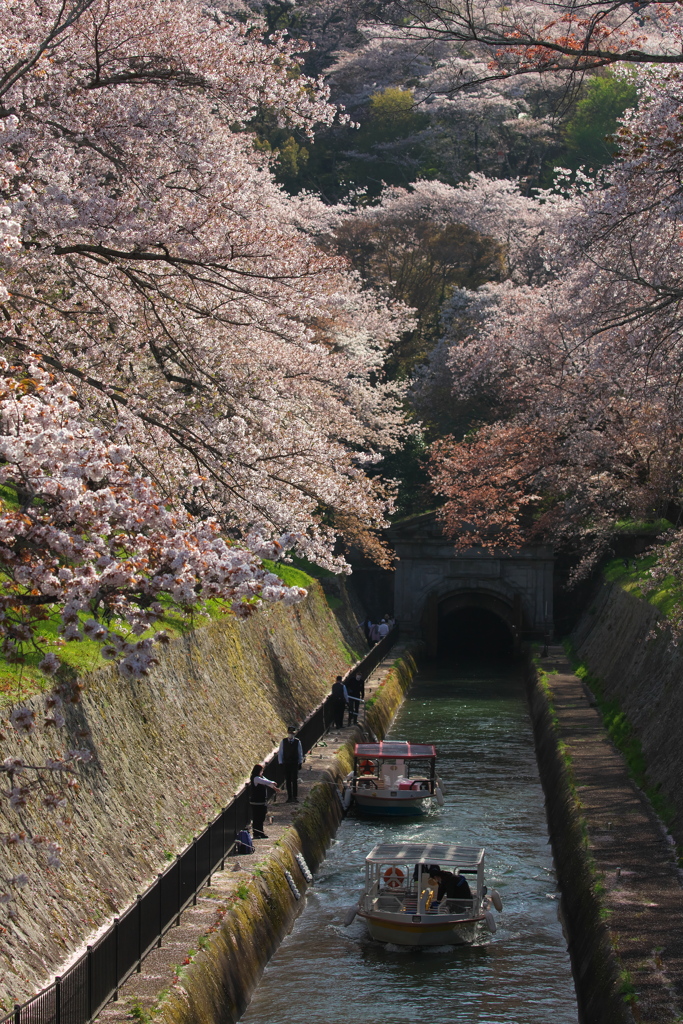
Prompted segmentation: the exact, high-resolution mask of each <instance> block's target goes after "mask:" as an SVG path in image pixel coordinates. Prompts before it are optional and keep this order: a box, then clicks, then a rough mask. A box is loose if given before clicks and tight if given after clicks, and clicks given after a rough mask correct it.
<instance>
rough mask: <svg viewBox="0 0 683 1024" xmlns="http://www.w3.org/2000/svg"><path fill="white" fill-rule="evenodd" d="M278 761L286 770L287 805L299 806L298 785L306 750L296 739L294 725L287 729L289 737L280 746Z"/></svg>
mask: <svg viewBox="0 0 683 1024" xmlns="http://www.w3.org/2000/svg"><path fill="white" fill-rule="evenodd" d="M277 759H278V761H279V762H280V764H281V765H282V766H283V768H284V770H285V784H286V786H287V803H288V804H298V803H299V801H298V800H297V784H298V781H299V772H300V771H301V765H302V764H303V761H304V750H303V747H302V746H301V743H300V742H299V740H298V739H297V737H296V729H295V728H294V726H293V725H290V726H289V728H288V729H287V735H286V736H285V738H284V739H283V741H282V743H281V744H280V749H279V751H278V755H277Z"/></svg>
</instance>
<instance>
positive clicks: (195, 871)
mask: <svg viewBox="0 0 683 1024" xmlns="http://www.w3.org/2000/svg"><path fill="white" fill-rule="evenodd" d="M192 852H193V854H194V856H193V858H192V859H193V860H194V896H193V897H192V906H193V907H196V906H197V837H196V836H195V837H194V839H193V840H192Z"/></svg>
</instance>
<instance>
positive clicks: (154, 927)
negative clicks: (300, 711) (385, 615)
mask: <svg viewBox="0 0 683 1024" xmlns="http://www.w3.org/2000/svg"><path fill="white" fill-rule="evenodd" d="M397 635H398V630H397V628H396V627H394V629H392V631H391V632H390V633H389V635H388V636H385V637H383V638H382V640H380V641H379V643H377V644H375V646H374V647H373V648H372V649H371V650H370V651H369V652H368V654H366V655H365V657H364V658H361V660H360V661H359V662H357V663H356V664H355V665H354V666H353V667H352V668H351V669H349V671H348V672H347V673H346V675H345V676H344V679H348V677H349V676H350V675H351V673H352V672H354V673H355V672H362V673H363V675H365V676H366V677H367V675H369V674H370V672H372V670H373V669H374V668H375V667H376V666H377V665H378V664H379V662H380V661H381V660H382V658H383V657H384V655H385V653H386V652H387V651H388V650H389V649H390V648H391V647H392V646H393V644H394V643H395V641H396V638H397ZM330 700H331V698H330V697H326V698H325V700H324V701H322V702H321V703H320V704H319V705H318V707H317V708H316V709H315V710H314V711H312V712H311V714H310V715H309V716H308V717H307V718H306V719H305V721H304V722H303V724H302V725H301V727H300V729H299V730H298V732H297V736H298V738H299V740H300V741H301V745H302V747H303V749H304V753H305V754H307V753H308V752H309V750H310V749H311V748H312V747H313V746H314V744H315V743H317V742H318V740H319V739H320V738H321V737H322V736H324V735H325V733H326V732H327V729H328V728H329V724H330V721H331V717H332V716H331V714H330V713H329V711H330ZM266 770H267V771H269V772H270V774H271V775H272V774H275V776H276V778H277V781H278V782H280V781H282V778H283V777H284V772H283V769H282V766H281V765H280V764H278V760H277V754H274V755H272V756H271V757H270V758H269V759H268V761H267V762H266ZM250 817H251V813H250V807H249V790H248V786H247V785H244V786H242V787H241V789H239V790H238V792H237V793H236V794H235V796H234V797H233V799H232V800H231V801H230V803H229V804H227V806H226V807H224V808H223V810H222V811H221V813H220V814H219V815H218V817H217V818H215V820H214V821H212V822H211V823H210V824H209V825H208V826H207V827H206V828H205V829H204V831H203V832H202V833H201V834H200V835H198V836H195V838H194V839H193V840H192V843H191V844H190V845H189V846H188V847H186V848H185V849H184V850H183V851H182V853H179V854H178V856H177V857H176V859H175V861H174V862H173V864H171V865H170V866H169V867H168V868H167V869H166V870H165V871H164V872H162V873H161V874H159V875H157V879H156V881H155V882H153V883H152V885H151V886H150V887H149V888H148V889H147V890H146V892H144V893H143V894H142V895H140V896H137V897H136V899H135V902H134V903H133V904H131V906H129V907H128V909H127V910H126V911H125V912H124V913H123V914H122V915H121V916H119V917H115V918H114V923H113V924H112V926H111V927H110V928H109V929H108V930H107V931H106V932H105V933H104V935H102V936H100V938H99V939H98V940H97V942H95V943H94V944H93V945H92V946H88V947H87V950H86V952H85V953H84V954H83V955H82V956H81V957H80V958H79V959H78V960H77V961H76V962H75V963H74V964H72V965H71V967H69V969H68V970H67V971H66V972H65V973H64V974H63V975H60V976H58V977H56V978H55V980H54V982H53V983H52V985H48V987H47V988H44V989H43V990H42V991H41V992H39V993H38V994H37V995H35V996H33V997H32V998H31V999H29V1000H28V1001H27V1002H25V1003H23V1004H19V1003H17V1004H15V1007H14V1009H13V1010H12V1012H11V1013H9V1014H7V1016H6V1017H3V1018H2V1019H1V1020H0V1024H9V1022H11V1024H88V1021H91V1020H92V1019H93V1018H94V1017H96V1016H97V1015H98V1013H100V1012H101V1011H102V1010H103V1009H104V1007H105V1006H106V1005H107V1003H108V1002H109V1000H110V999H112V998H117V997H118V990H119V988H120V987H121V986H122V985H123V984H124V982H125V981H126V980H127V979H128V978H129V977H130V975H131V974H132V973H133V972H134V971H139V970H140V968H141V965H142V961H143V960H144V958H145V957H146V956H147V954H148V953H149V952H151V950H152V949H154V947H155V946H160V945H161V940H162V938H163V936H164V935H165V934H166V932H167V931H169V929H170V928H172V927H173V926H174V925H175V924H179V923H180V915H181V913H182V912H183V910H185V908H186V907H187V906H189V904H190V903H192V902H194V903H196V902H197V893H198V892H199V891H200V890H201V889H202V888H203V887H204V886H205V885H206V884H207V882H210V881H211V876H212V875H213V874H214V872H215V871H217V870H218V867H219V865H220V866H221V868H222V867H224V866H225V858H226V857H227V856H229V855H230V853H231V852H232V851H233V849H234V847H235V842H236V839H237V833H238V832H240V831H241V830H242V829H243V828H244V827H245V826H246V825H247V824H248V822H249V819H250Z"/></svg>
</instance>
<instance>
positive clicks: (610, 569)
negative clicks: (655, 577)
mask: <svg viewBox="0 0 683 1024" xmlns="http://www.w3.org/2000/svg"><path fill="white" fill-rule="evenodd" d="M656 564H657V556H656V555H645V556H644V557H643V558H638V559H635V560H631V559H629V560H628V565H625V564H624V559H623V558H614V559H613V560H612V561H611V562H608V564H607V565H606V567H605V569H604V573H603V574H604V578H605V580H606V581H607V582H608V583H618V584H619V586H620V587H621V588H622V590H625V591H626V593H628V594H632V595H633V596H634V597H639V598H642V600H644V601H647V602H648V603H649V604H651V605H654V607H655V608H658V609H659V611H660V612H661V613H662V615H667V616H671V615H673V614H674V613H676V612H677V611H678V610H679V609H680V608H681V606H682V605H683V591H682V590H681V586H680V584H679V583H678V582H677V581H676V580H675V579H674V578H673V577H672V576H667V577H666V578H665V579H664V580H663V581H662V582H661V583H659V584H658V586H657V588H656V589H654V588H653V587H652V577H651V576H650V569H651V568H652V567H653V566H655V565H656Z"/></svg>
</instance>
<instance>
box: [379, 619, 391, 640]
mask: <svg viewBox="0 0 683 1024" xmlns="http://www.w3.org/2000/svg"><path fill="white" fill-rule="evenodd" d="M377 632H378V633H379V638H380V640H383V639H384V637H385V636H387V634H388V632H389V626H388V624H387V620H386V619H382V621H381V622H380V624H379V626H378V629H377Z"/></svg>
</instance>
